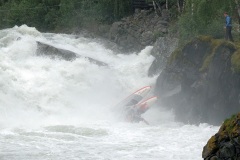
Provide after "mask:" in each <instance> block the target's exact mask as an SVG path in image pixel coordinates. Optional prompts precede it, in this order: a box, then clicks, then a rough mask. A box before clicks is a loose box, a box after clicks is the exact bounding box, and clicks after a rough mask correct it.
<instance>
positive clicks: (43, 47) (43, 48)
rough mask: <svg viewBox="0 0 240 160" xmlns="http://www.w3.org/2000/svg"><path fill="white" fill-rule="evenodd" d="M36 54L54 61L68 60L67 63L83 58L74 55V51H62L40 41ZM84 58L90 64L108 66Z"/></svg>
mask: <svg viewBox="0 0 240 160" xmlns="http://www.w3.org/2000/svg"><path fill="white" fill-rule="evenodd" d="M36 54H37V55H38V56H48V57H50V58H53V59H55V58H58V59H63V60H66V61H73V60H75V59H76V58H79V57H83V56H81V55H79V54H77V53H74V52H72V51H68V50H65V49H60V48H57V47H54V46H52V45H49V44H46V43H43V42H39V41H38V42H37V52H36ZM84 58H86V59H88V60H89V61H90V62H92V63H95V64H97V65H99V66H107V64H106V63H104V62H101V61H98V60H95V59H93V58H90V57H84Z"/></svg>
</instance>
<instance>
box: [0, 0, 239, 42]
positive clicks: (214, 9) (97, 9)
mask: <svg viewBox="0 0 240 160" xmlns="http://www.w3.org/2000/svg"><path fill="white" fill-rule="evenodd" d="M156 1H157V2H158V5H161V7H162V9H164V8H167V9H168V10H169V12H170V15H171V17H170V20H171V21H172V22H174V23H171V24H172V26H173V27H172V28H173V29H171V30H172V31H175V32H176V33H177V34H174V36H178V37H180V39H181V40H180V42H182V43H185V41H186V40H187V41H189V40H191V39H193V38H194V37H196V36H198V35H210V36H212V37H214V38H220V37H221V38H222V37H223V36H224V29H223V26H224V23H225V22H224V17H223V12H224V11H228V12H229V14H230V15H231V16H232V17H233V22H234V23H235V24H236V23H238V21H237V20H238V17H239V15H238V12H237V10H236V8H238V7H239V4H240V0H228V1H226V0H211V1H207V0H178V1H176V0H156ZM146 2H148V3H151V2H152V0H146ZM166 2H167V3H166ZM132 13H133V6H132V0H0V16H1V19H0V29H3V28H8V27H13V26H15V25H22V24H27V25H28V26H32V27H36V28H37V29H39V30H40V31H54V30H58V31H59V30H65V31H68V30H71V29H74V28H87V29H89V30H93V29H94V28H97V27H98V25H102V24H103V25H108V24H111V23H113V22H114V21H117V20H119V19H121V18H122V17H124V16H128V15H130V14H132Z"/></svg>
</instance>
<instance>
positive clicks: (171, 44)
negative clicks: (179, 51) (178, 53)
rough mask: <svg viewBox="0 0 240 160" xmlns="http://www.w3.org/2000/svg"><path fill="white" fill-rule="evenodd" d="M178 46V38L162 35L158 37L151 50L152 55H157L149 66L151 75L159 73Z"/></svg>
mask: <svg viewBox="0 0 240 160" xmlns="http://www.w3.org/2000/svg"><path fill="white" fill-rule="evenodd" d="M177 46H178V39H177V38H169V37H160V38H158V39H157V41H156V42H155V44H154V46H153V49H152V51H151V55H153V56H154V57H155V60H154V61H153V63H152V65H151V66H150V68H149V71H148V75H149V76H153V75H156V74H159V73H160V72H161V71H162V70H163V69H164V67H165V66H166V65H167V61H168V59H169V57H170V55H171V54H172V52H173V51H174V50H175V49H176V48H177Z"/></svg>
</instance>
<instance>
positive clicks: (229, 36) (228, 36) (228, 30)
mask: <svg viewBox="0 0 240 160" xmlns="http://www.w3.org/2000/svg"><path fill="white" fill-rule="evenodd" d="M225 39H226V40H230V41H232V42H233V37H232V27H231V26H228V27H226V35H225Z"/></svg>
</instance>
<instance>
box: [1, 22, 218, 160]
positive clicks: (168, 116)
mask: <svg viewBox="0 0 240 160" xmlns="http://www.w3.org/2000/svg"><path fill="white" fill-rule="evenodd" d="M37 41H40V42H44V43H47V44H50V45H52V46H55V47H58V48H62V49H66V50H70V51H74V52H76V53H77V54H79V55H81V56H86V57H90V58H94V59H96V60H98V61H102V62H104V63H107V64H108V66H98V65H96V64H94V63H91V62H89V60H88V59H86V58H83V57H81V58H77V59H76V60H73V61H65V60H63V59H51V58H50V57H48V56H39V55H37V54H36V51H37ZM104 43H105V42H103V41H101V40H99V39H90V38H84V37H83V36H76V35H67V34H54V33H41V32H39V31H37V30H36V29H35V28H31V27H28V26H25V25H23V26H20V27H17V26H16V27H13V28H9V29H5V30H1V31H0V75H1V76H0V160H171V159H174V160H193V159H194V160H201V159H202V158H201V152H202V149H203V146H204V145H205V144H206V142H207V140H208V139H209V138H210V137H211V136H212V135H213V134H215V133H216V132H217V130H218V126H211V125H208V124H200V125H189V124H182V123H179V122H176V121H174V114H173V112H172V111H171V110H166V108H164V107H162V106H158V105H155V106H153V107H152V108H150V109H149V110H148V111H147V112H146V113H145V114H144V115H143V117H144V118H145V119H146V120H148V122H149V123H150V125H146V124H144V123H128V122H125V121H124V120H123V119H121V118H119V117H120V115H119V113H117V112H116V111H115V108H114V106H115V104H117V103H118V102H119V101H121V100H122V99H124V98H125V97H126V96H128V95H129V94H131V93H132V92H134V91H135V90H137V89H139V88H141V87H143V86H148V85H151V86H153V87H154V85H155V81H156V78H157V76H155V77H148V76H147V72H148V68H149V67H150V65H151V63H152V61H153V60H154V57H152V56H151V55H150V51H151V49H152V47H151V46H149V47H146V48H145V49H144V50H142V51H141V52H140V53H132V54H129V55H125V54H120V53H118V54H117V53H116V52H115V51H114V50H111V49H109V48H108V47H106V45H105V44H104Z"/></svg>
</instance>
